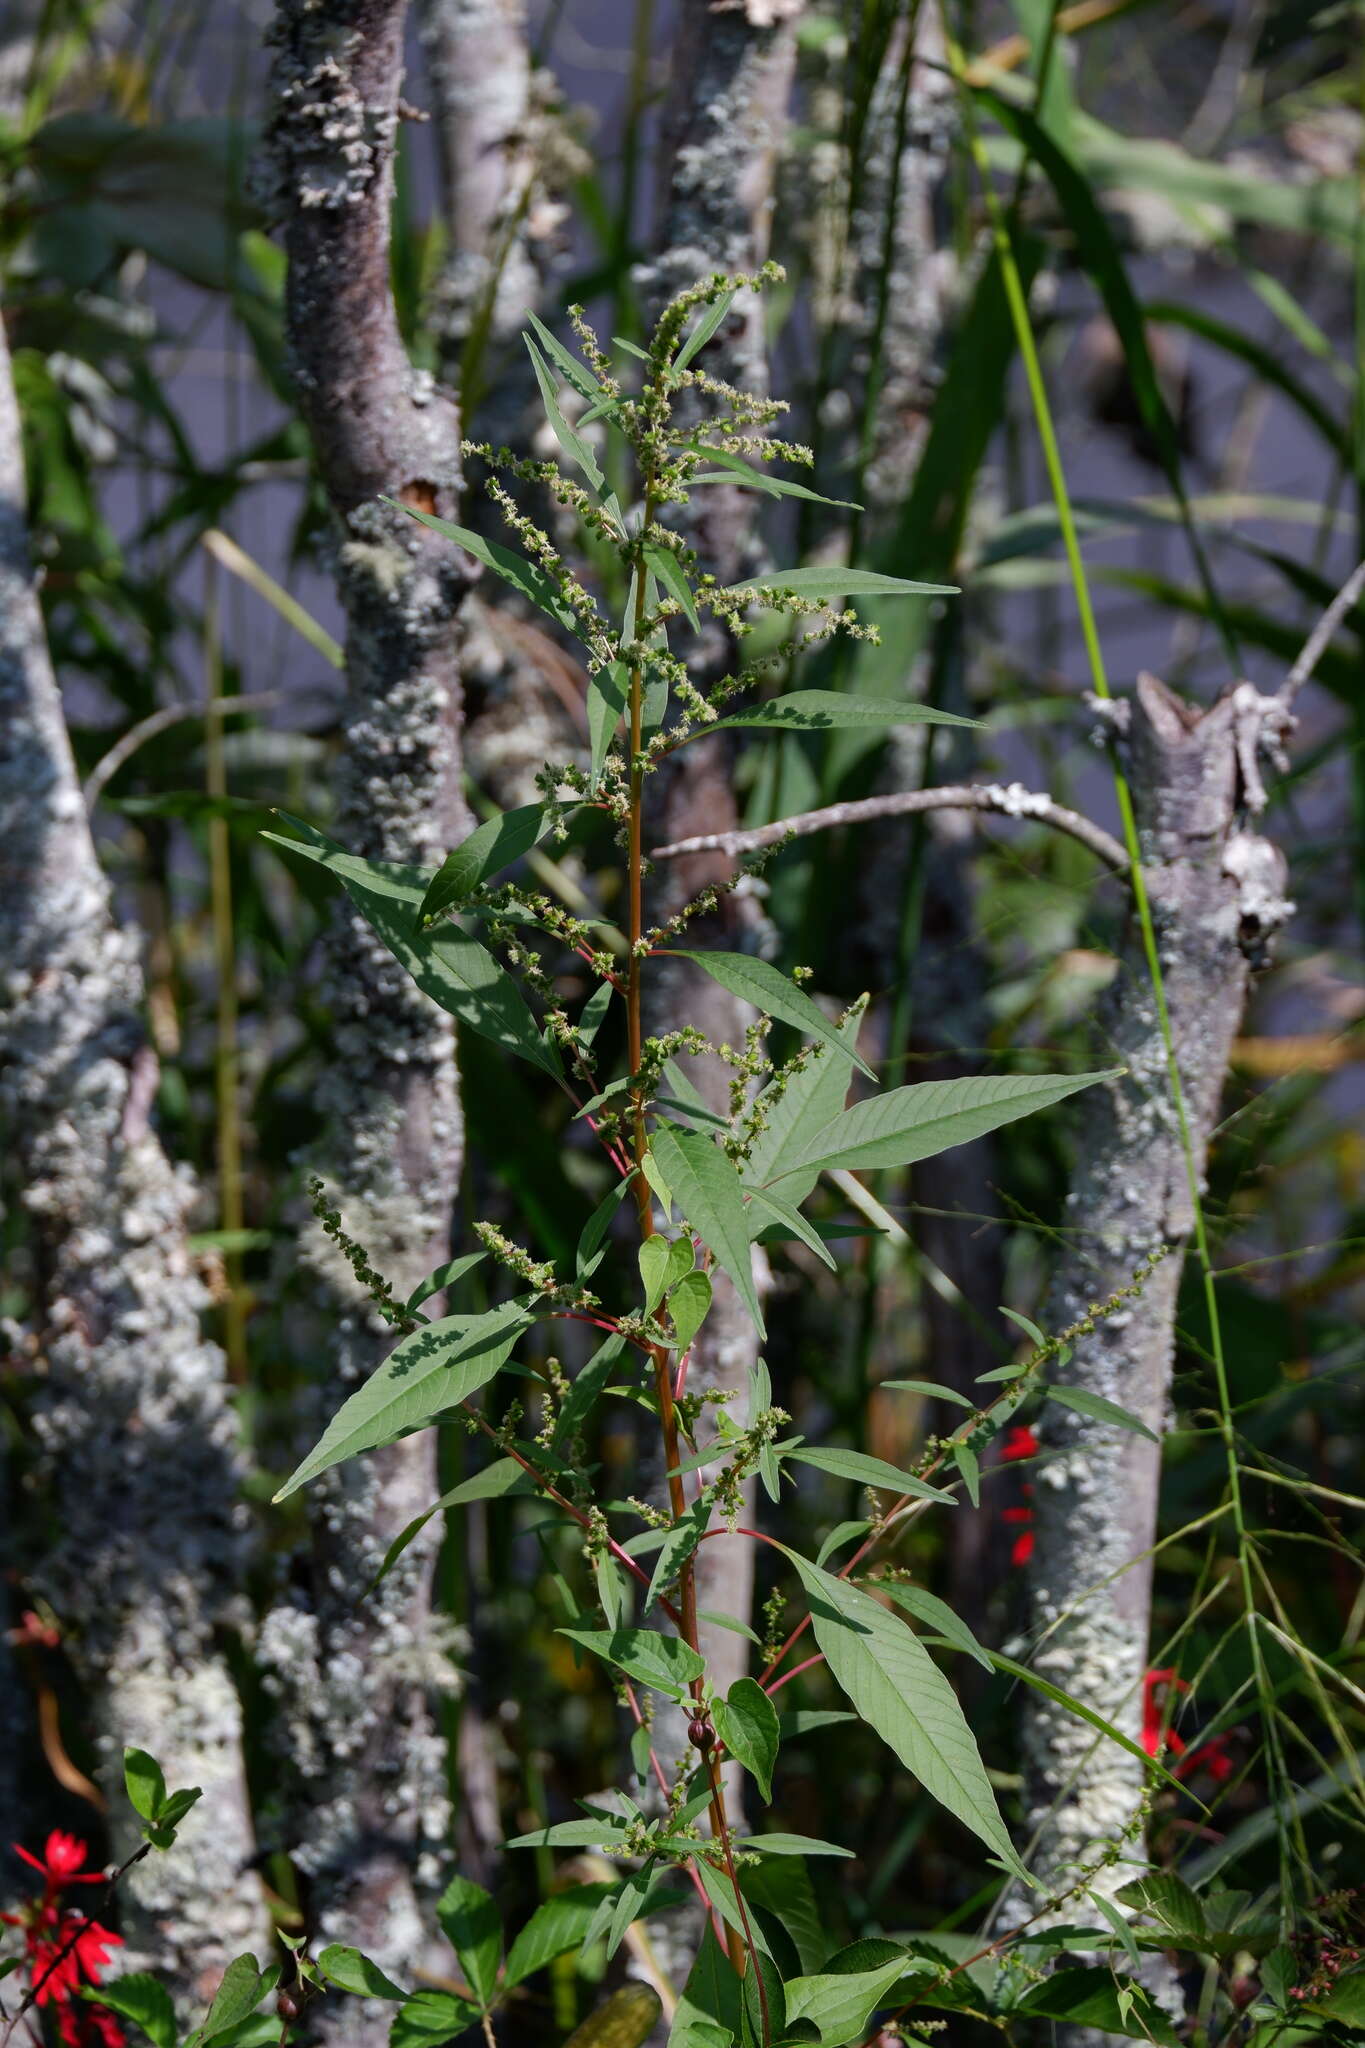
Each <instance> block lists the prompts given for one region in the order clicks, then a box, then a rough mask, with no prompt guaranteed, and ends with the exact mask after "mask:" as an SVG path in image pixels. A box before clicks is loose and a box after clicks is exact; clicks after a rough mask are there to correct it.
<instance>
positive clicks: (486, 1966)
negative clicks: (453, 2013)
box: [436, 1876, 502, 2012]
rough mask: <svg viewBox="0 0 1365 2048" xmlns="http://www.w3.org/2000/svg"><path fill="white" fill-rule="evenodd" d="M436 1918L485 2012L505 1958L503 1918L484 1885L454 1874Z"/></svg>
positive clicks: (441, 1897)
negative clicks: (500, 1965) (501, 1962)
mask: <svg viewBox="0 0 1365 2048" xmlns="http://www.w3.org/2000/svg"><path fill="white" fill-rule="evenodd" d="M436 1918H437V1919H438V1920H439V1921H440V1923H441V1928H442V1931H443V1932H444V1934H445V1938H446V1940H447V1941H448V1942H449V1943H450V1946H451V1947H452V1948H453V1949H454V1951H455V1954H456V1955H457V1956H458V1958H459V1962H460V1968H461V1969H462V1970H463V1971H464V1973H465V1978H466V1981H467V1982H468V1985H469V1988H470V1990H471V1991H472V1992H473V1994H474V1996H475V1998H476V1999H477V2001H478V2003H479V2005H480V2006H482V2007H483V2009H484V2011H485V2012H486V2011H487V2009H488V2006H489V2004H490V2003H491V2001H492V1997H493V1993H494V1992H495V1991H496V1990H497V1988H498V1964H499V1962H500V1961H501V1960H502V1921H501V1919H500V1918H499V1915H498V1909H497V1907H496V1906H495V1905H494V1904H493V1901H492V1899H491V1898H490V1897H489V1896H488V1893H487V1892H486V1891H485V1890H484V1889H483V1887H482V1885H477V1884H474V1883H472V1882H471V1881H470V1879H469V1878H467V1877H458V1876H457V1877H452V1878H451V1880H450V1883H449V1884H448V1885H447V1886H446V1888H445V1890H444V1891H443V1892H442V1894H441V1896H440V1898H439V1899H438V1900H437V1902H436Z"/></svg>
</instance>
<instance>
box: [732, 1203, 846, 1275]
mask: <svg viewBox="0 0 1365 2048" xmlns="http://www.w3.org/2000/svg"><path fill="white" fill-rule="evenodd" d="M774 1223H778V1224H780V1225H781V1227H782V1229H783V1230H785V1231H787V1232H788V1233H789V1234H790V1235H791V1236H792V1237H794V1238H796V1239H797V1240H798V1242H799V1243H801V1244H803V1245H805V1246H806V1247H807V1248H808V1249H809V1250H810V1251H813V1252H814V1253H815V1256H816V1258H817V1259H819V1260H821V1261H822V1263H823V1264H824V1265H826V1266H828V1267H829V1269H830V1271H831V1273H832V1272H834V1271H835V1265H834V1255H833V1253H832V1252H831V1251H830V1250H829V1248H828V1247H827V1245H826V1244H825V1240H824V1239H823V1238H822V1237H821V1235H820V1233H819V1231H818V1230H817V1229H816V1228H815V1226H814V1224H811V1223H807V1221H806V1219H805V1217H804V1216H803V1215H802V1214H801V1211H800V1210H799V1209H797V1208H795V1207H793V1205H792V1204H791V1203H790V1202H784V1201H783V1199H782V1197H781V1196H780V1195H775V1194H774V1193H773V1192H772V1190H771V1188H751V1189H750V1190H749V1234H750V1236H751V1237H755V1238H757V1237H760V1236H762V1235H763V1234H764V1233H765V1232H767V1231H768V1230H770V1229H771V1228H772V1226H773V1224H774Z"/></svg>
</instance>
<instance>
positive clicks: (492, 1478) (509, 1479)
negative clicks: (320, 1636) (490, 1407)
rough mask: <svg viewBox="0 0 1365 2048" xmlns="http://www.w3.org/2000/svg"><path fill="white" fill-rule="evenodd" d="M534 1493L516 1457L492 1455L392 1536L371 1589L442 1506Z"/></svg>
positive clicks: (448, 1506)
mask: <svg viewBox="0 0 1365 2048" xmlns="http://www.w3.org/2000/svg"><path fill="white" fill-rule="evenodd" d="M518 1492H520V1493H534V1492H535V1485H534V1482H533V1481H532V1480H531V1479H530V1477H529V1476H528V1474H527V1472H526V1469H525V1467H524V1466H522V1465H519V1464H518V1463H517V1461H516V1459H515V1458H495V1459H494V1460H493V1463H492V1464H491V1465H485V1467H484V1469H483V1471H482V1472H476V1473H475V1474H474V1476H473V1478H472V1479H462V1480H461V1481H460V1484H459V1485H458V1486H452V1487H451V1489H450V1491H449V1493H443V1494H442V1495H441V1498H440V1499H439V1500H434V1501H433V1502H432V1503H431V1506H430V1507H429V1508H427V1509H426V1510H425V1511H424V1512H423V1513H422V1514H420V1515H415V1516H414V1517H413V1519H412V1520H411V1521H410V1522H409V1523H408V1524H407V1525H406V1527H405V1528H403V1529H402V1530H400V1532H399V1533H398V1535H397V1536H395V1537H394V1539H393V1541H392V1543H391V1544H390V1545H389V1547H388V1549H387V1550H386V1551H385V1552H384V1562H383V1563H382V1564H381V1565H380V1567H379V1570H378V1571H377V1572H376V1573H375V1575H374V1578H373V1579H372V1580H371V1582H370V1586H369V1589H368V1590H369V1591H370V1592H373V1591H374V1588H375V1587H376V1586H377V1585H378V1584H379V1582H380V1580H381V1579H385V1578H387V1577H388V1575H389V1573H390V1572H391V1571H392V1570H393V1568H394V1566H395V1565H396V1564H397V1562H398V1560H399V1558H400V1557H401V1556H402V1555H403V1552H404V1551H405V1550H406V1549H407V1547H408V1545H409V1544H410V1543H412V1542H413V1541H414V1540H415V1539H416V1538H417V1537H418V1536H420V1535H421V1533H422V1531H423V1529H425V1528H426V1525H427V1523H428V1522H429V1521H430V1520H431V1518H432V1516H433V1515H439V1514H440V1513H441V1511H442V1510H443V1509H444V1508H459V1507H464V1506H465V1505H466V1503H467V1502H469V1501H472V1500H501V1498H502V1497H503V1495H504V1494H508V1493H518Z"/></svg>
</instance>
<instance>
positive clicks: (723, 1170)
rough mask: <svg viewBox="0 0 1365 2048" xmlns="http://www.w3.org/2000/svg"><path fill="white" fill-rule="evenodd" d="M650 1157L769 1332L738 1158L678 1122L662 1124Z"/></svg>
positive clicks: (756, 1322) (761, 1331)
mask: <svg viewBox="0 0 1365 2048" xmlns="http://www.w3.org/2000/svg"><path fill="white" fill-rule="evenodd" d="M650 1157H651V1158H652V1159H654V1160H655V1161H656V1162H657V1164H658V1167H659V1170H660V1172H661V1173H662V1175H663V1177H664V1181H665V1183H666V1184H667V1186H668V1188H669V1189H670V1191H671V1192H672V1195H673V1199H674V1200H675V1201H676V1203H677V1205H678V1207H679V1208H680V1209H681V1210H682V1213H683V1215H684V1216H685V1217H686V1218H687V1220H688V1222H689V1223H690V1224H691V1226H692V1228H693V1230H695V1231H696V1233H697V1235H698V1236H699V1237H700V1238H701V1240H702V1242H703V1244H706V1245H709V1246H710V1248H711V1250H712V1251H713V1252H714V1253H715V1255H716V1259H717V1260H718V1262H719V1263H720V1264H721V1265H722V1266H723V1267H724V1268H725V1270H726V1272H727V1273H728V1274H729V1275H730V1278H731V1279H732V1280H733V1281H734V1283H735V1292H736V1293H737V1294H738V1295H739V1298H740V1300H741V1301H742V1302H743V1303H744V1306H745V1307H746V1308H747V1309H748V1311H749V1314H750V1316H751V1317H752V1318H753V1322H754V1327H755V1328H756V1329H757V1331H758V1333H759V1335H760V1337H761V1336H764V1335H765V1334H766V1333H765V1331H764V1327H763V1311H762V1309H761V1308H760V1307H759V1303H758V1291H757V1289H756V1288H755V1286H754V1272H753V1256H752V1254H751V1252H750V1250H749V1222H748V1218H747V1216H746V1215H745V1210H744V1184H743V1182H742V1181H741V1180H740V1177H739V1174H738V1173H737V1172H736V1170H735V1167H734V1164H733V1162H732V1161H731V1160H730V1159H729V1158H728V1157H727V1155H726V1154H725V1153H724V1152H722V1151H721V1149H720V1147H719V1146H718V1145H716V1144H713V1143H712V1141H711V1139H710V1138H707V1137H703V1135H702V1134H701V1132H699V1131H683V1130H679V1129H678V1128H677V1126H676V1125H674V1124H660V1125H659V1127H658V1129H657V1130H656V1131H655V1133H654V1136H653V1137H652V1138H651V1139H650Z"/></svg>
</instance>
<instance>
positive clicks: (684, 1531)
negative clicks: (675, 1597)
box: [644, 1500, 711, 1614]
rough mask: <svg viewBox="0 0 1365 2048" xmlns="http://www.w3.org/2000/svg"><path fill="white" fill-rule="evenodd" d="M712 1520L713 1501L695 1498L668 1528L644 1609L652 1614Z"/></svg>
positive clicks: (655, 1565) (660, 1547) (650, 1582)
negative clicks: (661, 1595) (657, 1602)
mask: <svg viewBox="0 0 1365 2048" xmlns="http://www.w3.org/2000/svg"><path fill="white" fill-rule="evenodd" d="M710 1519H711V1503H710V1502H709V1501H707V1500H697V1501H693V1503H692V1505H691V1507H690V1508H689V1509H688V1510H687V1513H686V1514H685V1515H684V1516H683V1517H682V1519H681V1521H677V1522H674V1523H673V1524H672V1526H671V1527H670V1528H667V1529H665V1531H664V1532H663V1533H664V1540H663V1542H662V1543H661V1544H660V1545H659V1555H658V1556H657V1558H656V1559H655V1560H654V1571H653V1575H652V1576H651V1578H650V1581H649V1591H648V1592H647V1593H646V1594H645V1605H644V1611H645V1613H646V1614H648V1613H649V1610H650V1608H651V1607H652V1606H653V1605H654V1602H655V1601H656V1600H657V1599H658V1598H659V1595H660V1594H661V1593H665V1592H667V1590H668V1588H669V1587H670V1586H671V1585H672V1583H673V1581H674V1579H676V1578H677V1576H678V1573H679V1572H680V1571H681V1570H682V1568H683V1566H684V1565H685V1564H686V1563H687V1560H688V1558H689V1557H691V1555H692V1553H693V1551H694V1550H695V1549H696V1547H697V1545H698V1544H699V1543H700V1542H701V1539H702V1535H703V1532H704V1531H705V1528H706V1525H707V1523H708V1522H709V1521H710Z"/></svg>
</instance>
